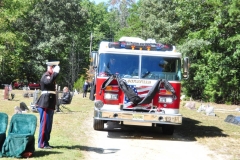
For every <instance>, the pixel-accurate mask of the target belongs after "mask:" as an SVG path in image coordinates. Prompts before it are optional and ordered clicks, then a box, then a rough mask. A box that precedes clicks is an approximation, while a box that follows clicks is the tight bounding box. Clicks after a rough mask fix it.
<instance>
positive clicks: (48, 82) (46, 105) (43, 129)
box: [36, 61, 60, 149]
mask: <svg viewBox="0 0 240 160" xmlns="http://www.w3.org/2000/svg"><path fill="white" fill-rule="evenodd" d="M46 64H47V71H46V72H45V73H44V74H43V75H42V78H41V81H40V84H41V91H42V93H41V96H40V97H39V99H38V100H37V103H36V104H37V109H38V112H39V115H40V126H39V137H38V148H42V149H52V148H53V147H52V146H50V144H49V140H50V134H51V130H52V123H53V115H54V110H55V106H56V91H55V83H56V82H55V80H56V78H57V76H58V74H59V71H60V67H59V66H58V64H59V62H58V61H57V62H47V63H46Z"/></svg>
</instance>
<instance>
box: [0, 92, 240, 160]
mask: <svg viewBox="0 0 240 160" xmlns="http://www.w3.org/2000/svg"><path fill="white" fill-rule="evenodd" d="M31 92H33V91H31ZM3 93H4V92H3V90H0V96H1V97H2V98H0V112H5V113H7V114H8V116H9V121H10V119H11V117H12V115H13V114H14V113H15V112H14V107H15V106H19V105H20V103H21V102H25V103H26V104H27V106H30V102H32V101H33V98H24V97H23V94H24V91H23V90H13V91H12V93H15V98H14V99H13V100H3ZM185 103H186V102H182V103H181V109H180V112H181V114H182V115H183V124H182V125H181V126H177V127H176V130H175V133H176V134H178V135H180V136H181V137H182V138H183V139H185V140H186V141H188V140H190V141H192V140H193V141H198V142H200V143H201V144H203V145H206V146H208V147H209V149H211V150H213V151H216V152H217V153H219V154H224V155H229V156H230V157H231V158H230V159H231V160H238V159H240V153H239V148H240V125H233V124H230V123H226V122H224V120H225V119H226V117H227V116H228V115H231V114H232V115H234V116H240V112H237V111H235V109H236V108H238V107H240V106H236V105H235V106H233V105H217V104H210V105H211V106H213V107H214V110H215V113H216V116H206V115H205V114H204V113H199V112H197V108H198V107H199V106H200V103H197V102H196V104H195V107H196V109H195V110H190V109H187V108H186V107H184V104H185ZM68 108H69V109H70V110H71V111H68V110H65V109H64V110H63V111H64V113H56V114H55V115H54V121H53V129H52V133H51V140H50V145H52V146H54V147H55V148H54V149H52V150H46V149H39V148H38V147H37V140H38V132H39V128H38V126H39V114H38V113H33V112H29V113H27V114H34V115H36V116H37V118H38V123H37V125H38V126H37V129H36V133H35V148H36V151H35V152H34V154H33V156H32V157H31V159H41V160H44V159H46V160H56V159H57V160H62V159H64V160H65V159H69V160H75V159H76V160H78V159H84V155H83V150H84V149H86V146H88V138H89V137H88V135H87V133H86V132H84V131H82V130H81V129H82V128H83V127H82V126H83V125H85V124H84V120H85V119H86V118H88V117H90V118H92V117H93V102H92V101H90V100H89V99H88V98H82V94H79V95H74V97H73V100H72V103H71V104H70V105H68ZM89 127H92V126H89ZM228 158H229V157H228ZM1 159H2V160H4V159H9V158H1Z"/></svg>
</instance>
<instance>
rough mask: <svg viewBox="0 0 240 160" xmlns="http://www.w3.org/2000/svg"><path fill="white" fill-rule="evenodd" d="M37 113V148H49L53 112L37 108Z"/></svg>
mask: <svg viewBox="0 0 240 160" xmlns="http://www.w3.org/2000/svg"><path fill="white" fill-rule="evenodd" d="M38 112H39V114H40V126H39V136H38V148H43V147H45V146H49V142H48V141H49V140H50V134H51V131H52V123H53V114H54V110H51V109H46V108H40V107H38Z"/></svg>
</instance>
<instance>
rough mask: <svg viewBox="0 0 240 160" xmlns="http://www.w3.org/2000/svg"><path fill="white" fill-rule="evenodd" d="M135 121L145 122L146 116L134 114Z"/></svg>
mask: <svg viewBox="0 0 240 160" xmlns="http://www.w3.org/2000/svg"><path fill="white" fill-rule="evenodd" d="M133 120H138V121H143V120H144V115H142V114H133Z"/></svg>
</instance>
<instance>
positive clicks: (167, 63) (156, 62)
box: [141, 56, 180, 80]
mask: <svg viewBox="0 0 240 160" xmlns="http://www.w3.org/2000/svg"><path fill="white" fill-rule="evenodd" d="M141 68H142V70H144V69H146V70H147V71H146V72H145V74H142V78H146V79H167V80H180V74H179V73H180V59H176V58H165V57H158V56H142V66H141Z"/></svg>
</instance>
